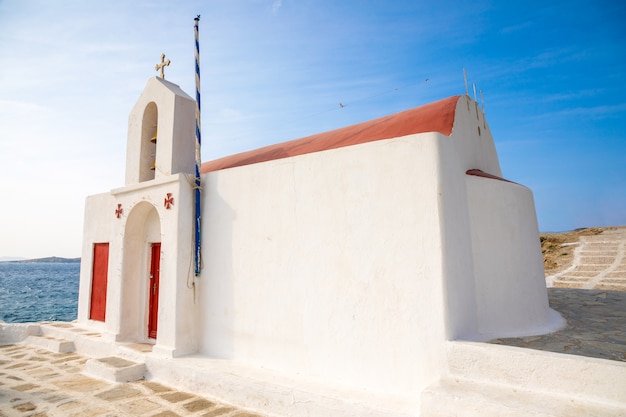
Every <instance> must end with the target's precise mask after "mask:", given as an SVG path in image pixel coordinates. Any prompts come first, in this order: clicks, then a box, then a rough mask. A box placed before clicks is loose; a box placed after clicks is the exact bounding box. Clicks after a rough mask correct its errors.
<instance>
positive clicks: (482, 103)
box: [478, 90, 485, 113]
mask: <svg viewBox="0 0 626 417" xmlns="http://www.w3.org/2000/svg"><path fill="white" fill-rule="evenodd" d="M478 91H479V92H480V106H481V107H482V109H483V113H484V112H485V100H484V99H483V90H478Z"/></svg>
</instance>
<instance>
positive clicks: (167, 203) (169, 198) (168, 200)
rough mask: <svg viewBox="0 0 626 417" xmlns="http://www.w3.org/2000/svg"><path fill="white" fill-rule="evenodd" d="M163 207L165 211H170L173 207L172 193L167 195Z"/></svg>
mask: <svg viewBox="0 0 626 417" xmlns="http://www.w3.org/2000/svg"><path fill="white" fill-rule="evenodd" d="M163 205H164V206H165V208H166V209H167V210H169V209H171V208H172V206H173V205H174V197H172V193H167V196H166V197H165V200H164V201H163Z"/></svg>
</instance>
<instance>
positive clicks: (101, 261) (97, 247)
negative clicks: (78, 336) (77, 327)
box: [89, 243, 109, 321]
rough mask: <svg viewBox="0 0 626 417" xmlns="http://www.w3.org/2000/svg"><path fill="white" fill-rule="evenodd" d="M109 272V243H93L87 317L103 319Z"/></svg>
mask: <svg viewBox="0 0 626 417" xmlns="http://www.w3.org/2000/svg"><path fill="white" fill-rule="evenodd" d="M108 274H109V244H108V243H96V244H94V245H93V270H92V274H91V305H90V308H89V318H90V319H91V320H99V321H104V320H105V317H106V307H107V280H108Z"/></svg>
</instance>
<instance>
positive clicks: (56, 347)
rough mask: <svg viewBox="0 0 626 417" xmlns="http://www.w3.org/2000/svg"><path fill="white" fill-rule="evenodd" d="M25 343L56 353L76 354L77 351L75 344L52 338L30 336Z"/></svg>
mask: <svg viewBox="0 0 626 417" xmlns="http://www.w3.org/2000/svg"><path fill="white" fill-rule="evenodd" d="M24 343H26V344H27V345H30V346H37V347H40V348H43V349H46V350H49V351H50V352H55V353H67V352H74V351H75V350H76V349H75V347H74V342H72V341H70V340H65V339H59V338H57V337H51V336H28V337H27V338H26V340H24Z"/></svg>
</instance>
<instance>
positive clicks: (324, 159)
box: [200, 133, 444, 394]
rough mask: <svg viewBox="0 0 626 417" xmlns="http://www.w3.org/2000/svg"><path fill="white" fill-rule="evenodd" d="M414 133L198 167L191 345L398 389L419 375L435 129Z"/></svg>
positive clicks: (433, 207)
mask: <svg viewBox="0 0 626 417" xmlns="http://www.w3.org/2000/svg"><path fill="white" fill-rule="evenodd" d="M418 136H419V137H417V138H400V139H395V140H386V141H377V142H372V143H368V144H364V145H359V146H354V147H348V148H342V149H338V150H333V151H327V152H320V153H314V154H308V155H301V156H298V157H295V158H287V159H281V160H276V161H271V162H267V163H262V164H255V165H249V166H245V167H239V168H236V169H228V170H222V171H218V172H214V173H210V174H207V175H205V176H204V181H205V187H204V189H205V199H204V204H205V206H204V207H205V210H204V211H205V213H206V215H205V217H204V219H203V225H204V227H203V236H204V243H203V255H204V264H205V269H204V271H203V278H202V283H201V292H200V299H201V305H200V311H201V317H202V322H201V329H202V330H201V334H202V338H201V342H200V343H201V345H200V349H201V352H202V353H204V354H207V355H211V356H217V357H222V358H228V359H236V360H241V361H244V362H247V363H252V364H256V365H258V366H264V367H269V368H274V369H278V370H282V371H285V372H290V373H299V374H302V375H306V376H309V377H315V378H324V379H328V380H332V381H334V382H336V383H345V384H349V385H351V386H355V387H359V388H368V389H372V390H377V391H383V392H394V393H398V394H399V393H403V394H415V393H417V392H419V387H420V386H422V384H424V383H425V381H431V380H432V378H434V377H435V375H436V369H437V367H438V363H437V360H438V358H439V352H440V348H441V346H440V343H441V342H442V341H443V340H444V330H443V317H444V312H443V310H442V308H443V305H442V297H443V295H442V281H441V279H440V276H441V264H442V260H441V254H440V245H441V243H440V239H439V220H438V218H437V214H438V210H437V198H436V195H437V191H438V182H437V179H436V177H437V172H438V169H437V164H438V159H437V158H436V157H435V156H436V150H437V146H438V145H437V143H438V141H439V140H440V136H441V135H439V134H434V133H431V134H422V135H418ZM416 357H424V358H429V360H428V361H423V362H422V361H416V360H415V358H416Z"/></svg>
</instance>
